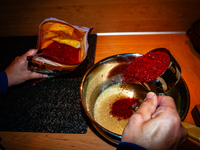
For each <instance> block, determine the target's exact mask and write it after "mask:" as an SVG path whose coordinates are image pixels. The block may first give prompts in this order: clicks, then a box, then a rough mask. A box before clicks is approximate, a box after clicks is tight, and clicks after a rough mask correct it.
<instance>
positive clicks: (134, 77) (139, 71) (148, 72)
mask: <svg viewBox="0 0 200 150" xmlns="http://www.w3.org/2000/svg"><path fill="white" fill-rule="evenodd" d="M169 63H170V56H169V55H168V54H167V53H165V52H159V51H157V52H152V53H147V54H146V55H143V56H141V57H138V58H136V59H134V60H133V61H132V62H131V64H130V65H129V66H128V67H127V68H126V69H125V72H124V73H123V75H122V77H123V78H122V80H123V82H126V83H132V82H134V81H139V82H150V81H153V80H155V79H156V78H158V77H159V76H160V75H162V73H163V72H164V71H165V70H166V69H167V67H168V66H169Z"/></svg>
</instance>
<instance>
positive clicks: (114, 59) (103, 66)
mask: <svg viewBox="0 0 200 150" xmlns="http://www.w3.org/2000/svg"><path fill="white" fill-rule="evenodd" d="M139 56H142V55H141V54H119V55H114V56H111V57H108V58H105V59H103V60H101V61H99V62H98V63H96V64H95V65H94V66H93V67H91V68H90V69H89V70H88V71H87V72H86V74H85V75H84V77H83V80H82V82H81V85H80V96H81V102H82V105H83V109H84V111H85V113H86V114H87V116H88V117H89V119H90V121H91V122H92V125H93V126H94V127H95V129H96V130H97V131H98V132H99V133H100V134H101V135H102V136H104V137H105V138H106V139H108V140H109V141H111V142H113V143H115V144H118V143H119V142H120V141H121V135H119V134H116V133H114V132H111V131H109V130H108V129H106V128H104V127H103V126H101V125H100V124H99V123H98V122H96V121H95V119H94V105H95V102H96V100H97V98H98V96H99V95H100V94H101V93H102V92H103V91H104V90H105V89H107V88H109V87H110V86H113V85H115V84H119V83H122V79H121V75H122V72H123V70H124V69H125V68H126V67H127V66H128V65H129V64H130V62H131V60H133V59H135V58H136V57H139ZM128 91H129V92H131V93H132V95H134V96H136V97H138V98H141V99H144V98H145V96H146V94H147V92H148V91H147V90H146V89H145V88H143V87H142V86H141V85H138V84H132V85H131V86H130V87H129V88H128ZM165 94H166V95H170V96H172V97H173V98H174V99H175V103H176V106H177V109H178V111H179V114H180V117H181V119H182V120H184V118H185V117H186V115H187V112H188V109H189V102H190V96H189V91H188V88H187V85H186V84H185V82H184V80H183V79H182V77H181V79H180V81H179V82H178V83H177V85H176V86H174V87H173V88H172V89H171V90H169V91H167V92H166V93H165ZM108 121H109V120H108Z"/></svg>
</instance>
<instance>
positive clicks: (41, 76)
mask: <svg viewBox="0 0 200 150" xmlns="http://www.w3.org/2000/svg"><path fill="white" fill-rule="evenodd" d="M38 78H48V75H46V74H41V73H36V72H30V74H29V79H38Z"/></svg>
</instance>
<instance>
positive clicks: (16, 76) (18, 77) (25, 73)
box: [5, 49, 48, 86]
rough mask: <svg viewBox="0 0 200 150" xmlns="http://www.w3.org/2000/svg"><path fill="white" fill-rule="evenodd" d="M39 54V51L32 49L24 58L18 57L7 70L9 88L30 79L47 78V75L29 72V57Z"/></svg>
mask: <svg viewBox="0 0 200 150" xmlns="http://www.w3.org/2000/svg"><path fill="white" fill-rule="evenodd" d="M36 52H37V49H30V50H29V51H28V52H26V53H25V54H24V55H22V56H17V57H16V58H15V59H14V61H13V62H12V63H11V64H10V66H8V68H6V69H5V72H6V74H7V77H8V86H13V85H17V84H20V83H23V82H25V81H27V80H30V79H37V78H47V77H48V76H47V75H45V74H40V73H36V72H31V71H29V70H28V69H27V68H28V61H27V56H31V55H33V54H35V53H36Z"/></svg>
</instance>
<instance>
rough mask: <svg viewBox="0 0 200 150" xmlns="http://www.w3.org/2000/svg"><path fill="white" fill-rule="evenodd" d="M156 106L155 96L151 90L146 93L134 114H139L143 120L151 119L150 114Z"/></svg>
mask: <svg viewBox="0 0 200 150" xmlns="http://www.w3.org/2000/svg"><path fill="white" fill-rule="evenodd" d="M157 106H158V100H157V96H156V94H155V93H153V92H149V93H147V96H146V100H145V101H144V102H143V103H142V104H141V105H140V107H139V109H138V110H137V111H136V113H135V114H136V115H141V117H142V119H143V122H145V121H147V120H149V119H151V116H152V114H153V113H154V112H155V111H156V108H157Z"/></svg>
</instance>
